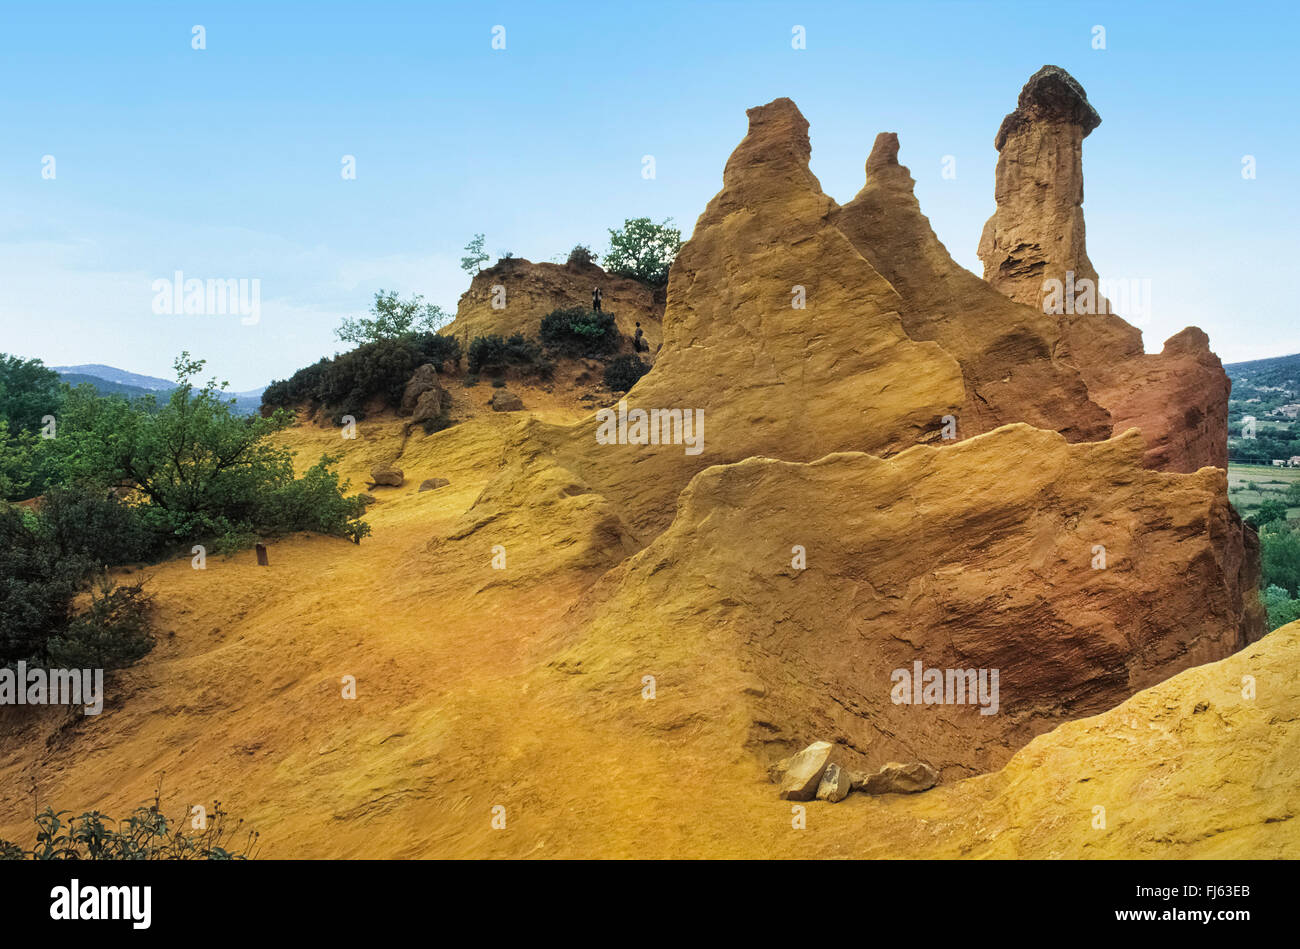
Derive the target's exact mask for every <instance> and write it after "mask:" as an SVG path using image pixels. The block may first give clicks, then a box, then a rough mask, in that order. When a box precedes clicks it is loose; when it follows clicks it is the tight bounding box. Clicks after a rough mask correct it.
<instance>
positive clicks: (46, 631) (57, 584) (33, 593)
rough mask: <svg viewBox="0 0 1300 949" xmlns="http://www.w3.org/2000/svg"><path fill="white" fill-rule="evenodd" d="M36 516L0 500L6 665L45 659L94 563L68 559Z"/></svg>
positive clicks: (0, 623)
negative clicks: (52, 637) (50, 641)
mask: <svg viewBox="0 0 1300 949" xmlns="http://www.w3.org/2000/svg"><path fill="white" fill-rule="evenodd" d="M35 518H36V515H34V514H32V513H31V512H28V511H23V510H21V509H19V508H16V507H13V506H11V505H8V504H5V505H0V666H5V665H11V664H13V663H15V662H18V661H19V660H30V661H33V662H39V661H42V660H43V659H44V657H45V645H46V641H47V640H48V639H49V637H50V635H51V634H53V633H57V632H60V631H62V630H64V629H66V628H67V625H68V621H69V620H70V619H71V617H72V600H73V597H74V596H76V594H77V592H78V591H79V590H80V589H81V588H82V585H83V584H84V582H85V581H86V579H87V578H88V577H89V575H90V572H91V570H92V569H93V566H94V565H93V564H91V563H89V562H87V561H86V560H84V559H76V558H64V557H63V556H62V554H61V551H60V550H59V549H58V547H57V546H56V545H55V544H54V543H52V542H51V541H50V540H49V539H48V538H46V537H43V536H42V535H41V533H40V532H38V531H37V530H36V529H35Z"/></svg>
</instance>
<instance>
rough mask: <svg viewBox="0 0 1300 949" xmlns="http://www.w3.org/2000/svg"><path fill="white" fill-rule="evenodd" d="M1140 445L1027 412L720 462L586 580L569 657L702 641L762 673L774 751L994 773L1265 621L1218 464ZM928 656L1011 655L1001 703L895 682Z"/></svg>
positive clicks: (661, 657)
mask: <svg viewBox="0 0 1300 949" xmlns="http://www.w3.org/2000/svg"><path fill="white" fill-rule="evenodd" d="M1141 455H1142V442H1141V439H1140V438H1139V437H1138V436H1137V433H1136V432H1130V433H1129V434H1128V435H1126V436H1122V437H1119V438H1115V439H1111V440H1109V441H1105V442H1097V443H1082V444H1069V443H1067V442H1066V441H1065V439H1064V438H1063V437H1062V436H1061V435H1059V434H1058V433H1055V432H1047V431H1043V430H1041V429H1035V428H1032V427H1030V426H1027V425H1024V424H1015V425H1011V426H1006V427H1003V428H1000V429H997V430H996V431H994V432H991V433H988V434H985V435H980V436H977V437H975V438H972V439H967V440H965V441H962V442H960V443H958V444H956V445H953V446H950V447H944V448H937V447H934V446H928V445H922V446H917V447H916V448H913V449H911V450H909V451H906V452H903V453H902V454H899V455H897V456H894V457H893V458H889V459H880V458H877V457H874V456H871V455H865V454H857V453H840V454H834V455H829V456H827V457H825V458H822V459H820V460H818V461H815V462H813V463H810V464H800V463H791V462H784V461H776V460H773V459H760V458H751V459H748V460H746V461H743V462H740V463H739V464H734V465H727V466H719V467H714V468H710V469H709V470H707V471H705V472H703V473H701V474H700V475H698V476H696V478H695V479H694V480H693V481H692V482H691V484H690V485H689V486H688V487H687V489H686V490H685V491H684V492H683V493H682V497H681V500H680V501H679V504H678V513H677V517H676V519H675V520H674V521H673V524H672V526H671V527H670V528H669V529H668V530H667V531H665V532H664V533H663V534H662V535H660V536H659V537H658V538H657V539H656V540H655V541H654V542H653V543H652V544H650V546H649V547H647V548H646V549H645V550H643V551H642V552H641V553H639V554H638V555H637V556H635V557H633V558H631V559H630V560H628V561H627V562H625V563H624V564H622V565H621V566H620V567H618V568H617V569H615V570H613V571H611V572H610V573H609V574H607V575H606V576H605V577H604V578H603V579H602V580H601V581H600V583H598V584H597V585H596V586H595V587H593V589H592V591H591V592H590V593H589V594H588V596H587V597H585V598H584V602H583V604H582V605H581V607H580V608H579V609H578V611H577V612H575V614H574V616H573V619H574V622H575V623H576V624H577V630H576V631H575V634H574V636H575V639H576V642H575V645H574V646H573V647H572V649H571V651H570V652H569V653H568V654H567V656H566V662H567V663H568V664H569V665H573V664H575V663H576V664H577V665H579V666H580V667H581V668H582V670H583V671H584V672H585V673H586V674H587V675H588V676H590V677H591V680H592V683H593V687H596V686H597V685H599V684H604V686H605V687H608V688H620V687H626V683H627V682H628V681H635V680H636V676H637V675H639V673H638V670H643V671H648V670H653V671H654V672H655V673H656V674H657V676H658V678H659V682H660V683H661V688H665V689H666V688H669V687H670V686H671V688H673V689H682V690H685V692H686V693H690V692H691V691H692V686H691V680H692V679H693V678H694V677H695V676H698V675H701V674H703V672H702V671H701V670H698V669H694V668H693V665H692V664H693V662H694V659H693V658H692V659H689V660H688V659H684V658H683V659H679V658H678V657H679V656H680V655H681V652H680V650H681V648H682V646H681V644H682V643H691V644H695V648H696V649H697V650H699V651H701V652H703V653H705V654H707V655H709V656H711V657H712V659H711V661H710V663H709V674H719V675H721V674H723V670H724V669H726V668H729V667H730V668H734V669H736V670H738V672H737V674H738V675H744V676H748V677H750V678H751V679H752V680H753V683H754V684H753V687H752V688H748V689H746V690H745V693H746V694H744V695H742V696H741V697H740V698H739V699H738V702H739V703H743V705H744V706H746V707H748V709H749V713H750V715H751V730H750V742H751V743H752V744H753V745H754V746H756V748H758V749H759V750H760V751H761V752H762V753H765V754H768V755H770V756H777V755H784V754H789V753H791V752H793V751H796V750H798V749H799V748H803V747H804V746H805V745H807V744H808V742H810V741H813V740H815V739H825V740H829V741H834V742H838V743H841V744H843V745H845V746H847V747H848V748H849V749H851V750H852V751H853V752H854V753H856V754H857V755H858V756H859V758H860V761H859V762H857V764H858V765H861V766H867V767H870V768H877V767H879V766H881V765H883V764H886V763H887V762H889V761H917V760H919V761H922V762H925V763H927V764H929V765H931V766H932V767H934V768H936V769H937V770H939V771H940V772H941V773H942V774H943V776H944V779H945V781H947V780H953V779H955V778H958V777H962V776H966V775H969V774H973V773H976V772H981V771H988V770H992V769H994V768H997V767H1000V766H1001V765H1002V764H1003V763H1005V762H1006V760H1007V759H1008V758H1009V757H1010V756H1011V754H1012V753H1013V752H1014V751H1016V750H1017V749H1018V748H1020V747H1022V746H1023V745H1024V744H1025V743H1026V742H1028V741H1029V740H1030V739H1031V738H1033V737H1034V736H1035V735H1038V734H1041V733H1042V732H1044V731H1047V730H1049V729H1051V728H1053V727H1054V726H1056V725H1058V724H1060V723H1061V722H1062V721H1066V720H1068V719H1071V718H1077V717H1079V716H1082V715H1089V714H1094V713H1096V712H1099V711H1103V710H1105V709H1108V708H1111V707H1113V706H1115V705H1117V704H1118V703H1119V702H1122V701H1123V700H1124V699H1126V698H1127V697H1128V696H1130V695H1132V694H1133V693H1134V692H1135V691H1137V690H1139V689H1143V688H1146V687H1148V686H1150V685H1152V684H1154V683H1156V682H1159V681H1160V680H1162V679H1165V678H1167V677H1168V676H1170V675H1172V674H1174V673H1175V672H1178V671H1180V670H1182V669H1185V668H1188V667H1189V666H1194V665H1199V664H1201V663H1205V662H1212V661H1214V660H1217V659H1221V658H1223V657H1224V656H1227V655H1229V654H1230V653H1232V652H1234V651H1236V650H1238V649H1240V648H1242V647H1243V646H1245V645H1246V644H1247V642H1249V641H1252V640H1254V639H1256V638H1258V635H1259V633H1260V631H1261V630H1260V628H1259V624H1260V615H1259V610H1258V607H1257V605H1255V603H1254V597H1255V592H1254V591H1255V588H1256V586H1257V583H1258V574H1257V569H1256V564H1255V563H1254V562H1252V561H1250V560H1249V559H1247V558H1245V557H1244V556H1243V552H1242V546H1241V539H1240V538H1241V526H1240V522H1239V521H1238V520H1237V519H1236V515H1235V513H1234V512H1233V511H1232V509H1231V507H1230V506H1229V504H1228V500H1227V483H1226V475H1225V473H1224V472H1222V471H1217V470H1214V469H1209V468H1207V469H1204V470H1202V471H1199V472H1196V473H1194V474H1167V473H1164V472H1156V471H1150V470H1147V469H1145V468H1143V467H1142V465H1141ZM796 548H801V549H802V556H803V557H804V558H805V560H804V563H803V565H802V566H797V565H795V562H794V557H793V556H792V554H793V555H796V556H797V555H799V553H800V552H799V550H797V549H796ZM633 628H635V629H636V630H638V631H639V632H638V635H637V636H636V637H635V638H628V631H629V630H631V629H633ZM615 640H619V641H620V644H621V648H620V649H618V650H613V649H611V648H609V647H610V644H611V642H613V641H615ZM918 661H919V662H921V663H922V667H923V669H928V668H937V669H955V668H961V669H967V668H969V669H977V670H980V669H982V670H999V676H1000V707H999V708H997V711H996V714H981V711H980V707H979V706H978V705H977V704H976V702H975V699H974V697H971V699H970V701H969V703H967V704H958V705H953V704H946V705H940V704H934V705H922V704H898V703H895V702H894V701H893V697H892V696H891V686H892V680H891V674H892V673H893V671H894V670H898V669H903V670H907V671H908V672H909V673H910V672H911V671H912V670H913V663H914V662H918ZM680 700H682V701H687V700H688V699H687V695H685V694H683V695H681V696H680ZM680 712H681V710H680V709H678V713H679V714H680ZM768 745H771V746H772V747H771V748H767V747H766V746H768Z"/></svg>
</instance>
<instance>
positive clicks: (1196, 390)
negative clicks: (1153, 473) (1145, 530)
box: [1088, 326, 1232, 471]
mask: <svg viewBox="0 0 1300 949" xmlns="http://www.w3.org/2000/svg"><path fill="white" fill-rule="evenodd" d="M1088 374H1089V376H1090V377H1091V380H1092V382H1091V388H1092V391H1093V392H1094V393H1095V394H1096V397H1097V400H1098V401H1099V402H1101V403H1102V404H1104V405H1105V406H1107V407H1108V408H1109V409H1110V412H1111V415H1112V416H1113V417H1114V420H1115V432H1116V433H1117V434H1118V433H1120V432H1123V431H1125V430H1126V429H1128V428H1137V429H1140V430H1141V432H1142V437H1143V439H1144V440H1145V441H1146V446H1147V448H1146V453H1145V454H1144V456H1143V464H1145V465H1146V466H1147V467H1148V468H1157V469H1159V470H1161V471H1195V470H1196V469H1197V468H1201V467H1204V466H1206V465H1213V466H1214V467H1216V468H1224V469H1226V468H1227V467H1228V394H1229V392H1230V391H1231V388H1232V384H1231V382H1230V381H1229V379H1228V374H1227V373H1226V372H1224V370H1223V364H1222V363H1220V362H1219V357H1218V356H1216V355H1214V353H1212V352H1210V340H1209V337H1208V336H1206V335H1205V333H1204V332H1203V331H1201V330H1199V329H1197V328H1196V327H1195V326H1189V327H1187V328H1186V329H1185V330H1183V331H1182V332H1180V333H1178V334H1176V335H1174V336H1171V337H1170V338H1169V339H1168V340H1166V342H1165V346H1164V349H1163V350H1161V352H1159V353H1158V354H1152V355H1148V356H1137V357H1135V358H1133V359H1129V360H1125V361H1124V362H1121V363H1118V364H1116V365H1114V366H1097V367H1093V368H1091V369H1090V370H1089V372H1088Z"/></svg>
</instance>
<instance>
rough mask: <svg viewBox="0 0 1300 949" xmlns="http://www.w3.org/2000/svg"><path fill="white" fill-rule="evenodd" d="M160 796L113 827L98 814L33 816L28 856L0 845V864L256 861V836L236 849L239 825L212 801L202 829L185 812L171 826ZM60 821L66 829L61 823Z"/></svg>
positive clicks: (14, 846) (48, 811) (254, 833)
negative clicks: (32, 840)
mask: <svg viewBox="0 0 1300 949" xmlns="http://www.w3.org/2000/svg"><path fill="white" fill-rule="evenodd" d="M160 798H161V790H158V791H155V792H154V799H153V804H151V805H149V806H141V807H138V808H136V810H135V813H134V814H132V815H131V816H130V817H128V818H126V819H125V820H122V821H115V820H113V819H112V818H110V817H108V816H107V815H105V814H101V813H100V812H99V811H88V812H86V813H84V814H82V815H81V816H80V817H73V818H70V819H68V815H69V814H71V813H72V812H71V811H55V810H54V809H53V808H49V807H47V808H46V809H45V810H44V811H42V812H41V813H40V814H38V815H36V818H35V821H36V843H35V844H34V845H33V846H32V848H31V849H30V850H25V849H23V848H22V847H21V846H19V845H18V844H15V843H12V842H10V841H8V840H0V860H29V859H30V860H249V859H252V858H254V857H256V856H257V840H258V837H259V834H258V833H257V831H246V832H244V837H243V840H242V843H239V848H238V849H236V844H237V842H238V837H239V835H240V832H241V829H242V827H243V823H244V822H243V820H242V819H241V820H239V821H236V822H235V823H234V824H233V825H232V824H231V823H230V822H229V820H228V818H229V815H228V814H227V813H226V812H225V811H224V810H223V809H222V807H221V802H220V801H214V802H213V806H212V813H211V814H209V815H208V817H207V820H206V823H205V826H204V827H203V828H202V829H201V830H198V831H197V832H186V830H185V828H186V826H187V825H190V826H192V824H191V816H190V812H189V808H186V812H185V813H184V814H183V815H182V816H181V817H180V818H179V819H178V820H176V821H168V820H167V818H166V817H164V816H163V813H162V801H161V799H160ZM65 819H66V823H65Z"/></svg>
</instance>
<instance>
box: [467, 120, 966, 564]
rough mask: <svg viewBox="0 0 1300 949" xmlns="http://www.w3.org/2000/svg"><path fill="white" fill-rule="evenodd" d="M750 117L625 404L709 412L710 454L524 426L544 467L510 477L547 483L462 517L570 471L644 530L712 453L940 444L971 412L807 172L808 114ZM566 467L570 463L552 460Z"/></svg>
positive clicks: (567, 483)
mask: <svg viewBox="0 0 1300 949" xmlns="http://www.w3.org/2000/svg"><path fill="white" fill-rule="evenodd" d="M748 116H749V132H748V134H747V135H746V136H745V138H744V140H743V141H742V142H741V143H740V144H739V145H738V146H737V148H736V150H735V151H734V152H733V153H732V155H731V157H730V159H729V160H728V161H727V165H726V169H725V171H724V172H723V186H722V190H721V191H720V192H719V193H718V194H717V195H716V196H715V197H714V198H713V200H712V201H710V202H709V204H708V206H707V207H706V208H705V210H704V213H703V214H701V215H700V218H699V220H698V221H697V222H696V225H695V231H694V234H693V235H692V237H691V239H690V240H689V241H687V242H686V244H685V245H683V247H682V249H681V252H680V253H679V254H678V256H677V259H676V261H675V262H674V264H673V268H672V272H671V275H670V277H669V285H668V309H667V311H666V313H665V317H664V343H663V348H662V350H661V351H660V353H659V357H658V359H657V360H656V362H655V365H654V368H653V369H652V370H651V371H650V372H649V373H648V374H647V375H645V376H644V377H642V378H641V380H640V381H639V382H638V383H637V385H636V388H635V389H634V390H633V392H632V393H631V395H632V396H633V397H632V398H630V399H628V408H629V411H636V410H654V409H673V408H678V409H684V410H687V411H698V412H702V413H703V419H704V429H703V439H702V443H701V449H700V450H699V451H698V452H691V453H688V452H686V451H685V449H684V446H683V444H681V443H680V441H679V442H678V443H674V444H644V445H641V444H624V443H616V444H599V443H598V442H597V439H596V434H597V429H598V426H599V424H600V423H599V420H598V419H596V418H594V417H593V418H592V419H590V420H588V421H585V422H583V423H580V424H579V425H577V426H573V427H569V428H563V429H561V428H557V427H550V428H547V427H540V426H539V427H533V428H530V429H528V430H521V431H519V432H518V433H517V441H515V442H514V443H512V444H511V445H510V446H509V448H508V449H507V453H508V454H509V455H510V456H511V457H512V458H521V459H528V458H533V459H536V465H534V464H533V463H532V462H525V463H523V464H522V465H521V466H520V469H519V470H512V471H510V472H508V476H509V477H510V478H512V479H513V478H523V479H526V480H529V481H533V482H538V483H532V484H522V483H521V484H516V485H514V486H509V485H507V484H503V485H502V486H501V488H500V490H497V489H495V488H494V489H491V490H489V491H488V492H485V494H484V495H483V496H482V497H481V498H480V500H479V502H478V503H477V504H476V506H475V509H473V510H471V512H470V513H469V515H468V516H467V519H466V520H467V524H466V529H469V528H470V526H471V525H472V524H474V523H488V522H489V521H490V522H492V523H493V524H494V525H496V526H498V527H500V526H501V525H502V521H501V520H500V517H498V516H497V511H499V510H500V508H498V507H497V505H500V506H501V507H504V506H507V505H508V504H509V503H510V500H509V499H510V498H511V497H514V496H530V497H536V496H538V493H539V492H540V491H544V490H546V489H547V486H548V485H555V486H557V487H558V485H561V484H562V485H563V486H564V487H563V490H565V491H566V492H568V493H569V494H570V495H571V496H576V495H579V494H587V495H598V496H601V497H603V498H605V499H607V500H608V501H609V502H610V504H611V505H612V508H613V510H615V511H617V516H618V518H619V519H620V520H621V521H622V523H623V524H624V526H625V528H626V529H627V530H628V531H629V532H630V533H631V534H632V535H633V536H635V537H637V538H638V539H642V540H648V539H649V538H650V537H653V536H654V535H655V534H656V533H658V532H659V531H661V530H663V528H664V527H666V526H667V525H668V523H669V522H670V521H671V519H672V516H673V509H674V503H675V499H676V498H677V495H678V494H679V493H680V491H681V489H682V488H683V487H684V486H685V485H686V483H687V482H688V481H690V479H691V477H692V476H693V475H694V474H695V473H696V472H697V471H700V470H702V469H703V468H706V467H708V466H709V465H714V464H721V463H726V462H733V461H739V460H741V459H744V458H748V457H751V456H754V455H766V456H775V457H781V458H791V459H798V460H802V461H811V460H813V459H815V458H819V457H821V456H822V455H825V454H826V453H828V452H832V451H848V450H861V451H869V452H874V453H880V454H893V453H896V452H899V451H902V450H904V449H906V448H909V447H911V446H913V445H915V444H917V443H918V442H924V441H933V440H938V439H939V438H940V437H941V430H942V427H943V419H944V417H945V416H947V415H956V414H958V413H959V412H960V409H961V406H962V404H963V403H964V402H965V398H966V394H965V388H964V384H963V381H962V373H961V367H960V365H959V364H958V363H957V361H956V360H955V359H954V358H953V357H952V355H951V354H949V353H948V352H946V351H945V350H944V349H943V348H942V347H941V346H940V345H938V344H937V343H935V342H930V341H918V340H915V339H912V338H911V337H910V336H909V335H908V334H907V332H906V330H905V329H904V327H903V323H902V320H901V319H900V317H899V313H900V311H901V310H902V309H903V302H902V300H901V299H900V298H899V295H898V294H897V293H896V292H895V290H894V288H893V287H891V286H890V284H889V282H888V281H887V280H885V279H884V278H883V277H882V276H881V275H880V274H879V273H878V272H877V271H876V270H875V268H873V267H872V266H871V264H870V263H868V262H867V261H866V260H865V259H864V258H863V257H862V255H861V254H859V253H858V251H857V250H856V249H855V248H854V247H853V245H852V244H851V243H850V242H849V240H848V238H847V237H845V235H844V234H843V233H842V232H841V231H840V230H839V229H838V228H837V227H835V226H834V224H833V222H832V220H831V218H832V216H833V214H834V212H836V211H837V210H838V206H837V205H836V204H835V202H834V201H833V200H831V198H829V197H828V196H827V195H826V194H824V193H823V192H822V190H821V185H820V184H819V182H818V181H817V178H816V177H815V176H814V175H813V173H812V172H811V171H810V170H809V167H808V159H809V155H810V153H811V148H810V145H809V141H808V123H807V121H806V120H805V119H804V117H803V116H802V115H801V114H800V113H799V110H798V109H797V108H796V107H795V105H794V103H793V102H791V101H790V100H789V99H777V100H775V101H774V102H771V103H769V104H767V105H765V106H761V107H759V108H755V109H750V110H749V112H748ZM798 304H802V306H800V305H798ZM555 465H559V466H561V467H562V468H563V469H564V473H563V475H562V476H561V475H559V474H557V473H556V472H554V471H552V470H549V469H552V468H553V467H554V466H555ZM538 466H540V467H538Z"/></svg>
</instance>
